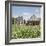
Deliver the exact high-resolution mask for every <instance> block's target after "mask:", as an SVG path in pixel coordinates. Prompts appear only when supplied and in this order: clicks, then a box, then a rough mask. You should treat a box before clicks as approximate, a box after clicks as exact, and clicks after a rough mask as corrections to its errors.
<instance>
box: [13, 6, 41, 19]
mask: <svg viewBox="0 0 46 46" xmlns="http://www.w3.org/2000/svg"><path fill="white" fill-rule="evenodd" d="M32 15H35V16H37V17H40V7H24V6H12V17H18V16H23V19H25V20H28V19H30V17H31V16H32Z"/></svg>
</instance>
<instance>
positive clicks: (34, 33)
mask: <svg viewBox="0 0 46 46" xmlns="http://www.w3.org/2000/svg"><path fill="white" fill-rule="evenodd" d="M40 34H41V33H40V26H39V25H35V26H32V25H28V26H26V25H24V24H23V25H16V24H12V38H13V39H17V38H22V39H25V38H38V37H40Z"/></svg>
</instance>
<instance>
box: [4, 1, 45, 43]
mask: <svg viewBox="0 0 46 46" xmlns="http://www.w3.org/2000/svg"><path fill="white" fill-rule="evenodd" d="M9 3H10V5H9ZM14 3H17V4H14ZM18 3H19V4H20V5H19V4H18ZM30 3H31V4H42V5H43V7H44V9H43V10H44V12H43V15H44V16H43V26H44V27H43V30H44V32H43V41H29V42H14V43H13V42H12V43H9V41H10V40H11V20H12V18H11V6H12V5H19V6H31V5H28V4H30ZM23 4H24V5H23ZM25 4H26V5H25ZM9 6H10V7H9ZM32 6H34V5H32ZM35 6H36V5H35ZM9 8H10V9H9ZM43 42H45V3H44V2H28V1H5V44H27V43H43Z"/></svg>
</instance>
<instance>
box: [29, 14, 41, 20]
mask: <svg viewBox="0 0 46 46" xmlns="http://www.w3.org/2000/svg"><path fill="white" fill-rule="evenodd" d="M40 20H41V18H40V17H36V16H35V15H33V16H31V17H30V19H29V21H40Z"/></svg>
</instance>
